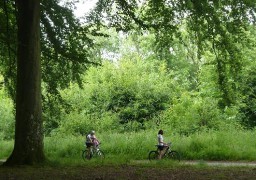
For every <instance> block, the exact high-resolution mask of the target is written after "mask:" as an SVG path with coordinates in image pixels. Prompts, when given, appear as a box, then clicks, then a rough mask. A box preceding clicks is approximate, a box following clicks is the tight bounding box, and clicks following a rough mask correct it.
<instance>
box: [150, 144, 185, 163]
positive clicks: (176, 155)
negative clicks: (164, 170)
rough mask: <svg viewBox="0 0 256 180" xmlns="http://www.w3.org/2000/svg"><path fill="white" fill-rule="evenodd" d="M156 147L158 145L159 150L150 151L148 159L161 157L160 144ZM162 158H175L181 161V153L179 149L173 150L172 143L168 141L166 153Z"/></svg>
mask: <svg viewBox="0 0 256 180" xmlns="http://www.w3.org/2000/svg"><path fill="white" fill-rule="evenodd" d="M156 147H157V150H154V151H150V152H149V154H148V159H149V160H150V161H152V160H158V159H159V152H160V146H159V145H156ZM162 159H173V160H177V161H180V154H179V153H178V152H177V151H174V150H172V149H171V143H168V146H167V149H166V150H165V153H164V154H163V156H162Z"/></svg>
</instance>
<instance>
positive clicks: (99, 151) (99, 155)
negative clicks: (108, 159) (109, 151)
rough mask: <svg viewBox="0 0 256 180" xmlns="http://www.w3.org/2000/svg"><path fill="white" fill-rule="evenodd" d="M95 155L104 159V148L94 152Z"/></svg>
mask: <svg viewBox="0 0 256 180" xmlns="http://www.w3.org/2000/svg"><path fill="white" fill-rule="evenodd" d="M93 157H95V158H98V159H104V158H105V154H104V152H103V151H102V150H97V151H96V152H95V153H94V155H93Z"/></svg>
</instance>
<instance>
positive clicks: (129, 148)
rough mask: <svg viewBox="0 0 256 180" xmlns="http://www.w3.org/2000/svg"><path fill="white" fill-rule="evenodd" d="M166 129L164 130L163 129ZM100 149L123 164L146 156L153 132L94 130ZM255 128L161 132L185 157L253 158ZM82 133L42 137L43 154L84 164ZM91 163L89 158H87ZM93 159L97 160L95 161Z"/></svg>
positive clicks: (4, 152)
mask: <svg viewBox="0 0 256 180" xmlns="http://www.w3.org/2000/svg"><path fill="white" fill-rule="evenodd" d="M166 132H168V130H167V131H166ZM97 135H98V138H99V139H100V141H101V142H102V144H101V149H102V150H103V151H104V153H105V155H106V159H105V161H104V163H109V164H111V163H113V164H115V163H117V164H125V163H129V162H131V161H132V160H146V159H147V157H148V153H149V151H150V150H155V148H156V147H155V144H156V132H154V131H141V132H136V133H135V132H134V133H112V132H104V133H100V132H98V134H97ZM255 135H256V131H255V130H254V131H245V130H239V131H236V130H233V131H205V132H200V133H196V134H192V135H190V136H179V135H178V134H168V135H165V140H166V141H168V140H170V141H171V140H172V144H173V149H175V150H177V151H178V152H179V153H180V154H181V156H182V159H186V160H193V159H196V160H233V161H237V160H245V161H254V160H256V141H255V140H254V137H255ZM84 139H85V137H82V136H72V135H69V136H61V135H56V136H53V137H46V138H45V141H44V144H45V149H44V150H45V154H46V156H47V157H48V158H49V160H50V161H52V163H53V164H54V163H56V164H58V163H62V164H69V165H72V164H77V165H79V164H84V163H85V162H83V160H82V157H81V153H82V150H83V149H84V148H85V147H84ZM12 148H13V141H3V140H2V141H0V159H5V158H6V157H8V156H9V155H10V153H11V151H12ZM90 163H93V160H92V161H91V162H90ZM95 163H96V164H97V163H99V162H96V161H95Z"/></svg>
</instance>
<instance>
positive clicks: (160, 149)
mask: <svg viewBox="0 0 256 180" xmlns="http://www.w3.org/2000/svg"><path fill="white" fill-rule="evenodd" d="M163 134H164V131H163V130H162V129H160V130H159V131H158V135H157V141H158V153H159V156H158V159H161V158H162V156H163V155H164V153H165V152H166V149H167V148H168V144H167V143H165V142H164V137H163Z"/></svg>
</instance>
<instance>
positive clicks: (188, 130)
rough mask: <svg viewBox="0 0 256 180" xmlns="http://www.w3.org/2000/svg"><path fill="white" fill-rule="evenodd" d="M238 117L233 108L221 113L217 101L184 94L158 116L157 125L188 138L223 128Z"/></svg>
mask: <svg viewBox="0 0 256 180" xmlns="http://www.w3.org/2000/svg"><path fill="white" fill-rule="evenodd" d="M238 117H239V112H238V111H237V110H236V109H235V108H227V109H226V110H225V111H224V112H223V111H221V110H220V109H219V107H218V101H217V100H215V99H213V98H211V97H205V98H202V97H200V96H198V95H197V94H192V93H186V92H184V93H183V94H182V95H181V97H179V98H176V99H174V100H173V105H172V106H170V107H169V109H167V110H166V111H164V112H163V113H162V114H161V115H160V117H159V124H160V125H162V126H164V127H172V128H173V129H174V130H175V132H177V133H179V134H180V135H187V136H188V135H190V134H194V133H198V132H201V131H203V130H204V129H221V128H224V127H225V126H226V124H233V123H234V122H236V121H237V120H238Z"/></svg>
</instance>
